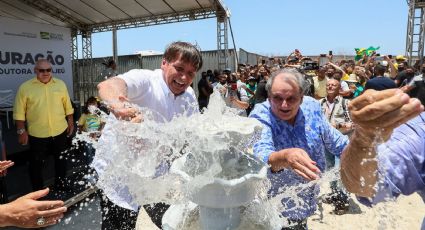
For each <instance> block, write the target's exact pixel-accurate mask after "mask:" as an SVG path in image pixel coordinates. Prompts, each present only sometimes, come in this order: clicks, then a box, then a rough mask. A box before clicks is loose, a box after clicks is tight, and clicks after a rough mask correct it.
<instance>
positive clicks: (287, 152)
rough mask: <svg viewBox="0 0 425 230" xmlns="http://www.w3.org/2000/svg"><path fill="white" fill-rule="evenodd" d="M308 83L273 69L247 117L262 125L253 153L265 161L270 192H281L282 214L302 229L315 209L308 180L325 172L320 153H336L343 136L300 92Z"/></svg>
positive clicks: (294, 74)
mask: <svg viewBox="0 0 425 230" xmlns="http://www.w3.org/2000/svg"><path fill="white" fill-rule="evenodd" d="M307 87H308V84H307V83H306V81H305V79H304V77H303V76H302V75H301V74H300V73H299V72H298V71H297V70H295V69H282V70H280V71H277V72H275V73H273V75H272V77H271V78H270V79H269V80H268V82H267V84H266V89H267V92H268V101H266V102H263V103H261V104H257V105H256V106H255V108H254V110H253V111H252V112H251V114H250V117H252V118H256V119H258V120H259V121H260V122H261V123H263V130H262V134H261V139H260V140H259V141H258V142H257V143H255V145H254V155H255V156H256V157H259V158H260V159H261V160H263V161H264V162H266V163H268V164H270V165H271V168H270V171H269V174H268V177H269V179H270V181H271V184H272V187H271V190H270V191H269V194H270V195H271V196H283V198H282V200H281V203H282V205H283V207H284V210H282V212H281V213H282V216H283V217H285V218H287V219H288V222H289V224H290V225H291V227H287V228H283V229H307V222H306V220H307V218H308V217H309V216H310V215H312V214H313V213H314V211H315V210H316V200H317V198H316V196H317V195H318V185H317V184H315V183H308V182H309V181H312V180H315V179H318V178H319V174H320V173H321V172H322V171H324V170H325V166H326V160H325V155H324V152H325V151H328V152H329V153H331V154H334V155H336V156H339V155H340V154H341V152H342V150H343V149H344V147H345V146H346V145H347V143H348V138H347V137H346V136H344V135H342V134H341V133H340V132H339V131H338V130H336V129H335V128H333V127H332V126H331V125H330V124H329V122H328V121H327V120H326V118H325V117H324V115H323V114H322V110H321V106H320V104H319V102H318V101H316V100H315V99H314V98H312V97H309V96H304V95H303V94H304V91H305V89H306V88H307ZM294 186H300V187H299V188H300V189H297V196H296V197H295V198H294V196H293V194H290V195H286V194H281V192H282V191H281V190H282V188H283V187H285V188H290V187H294Z"/></svg>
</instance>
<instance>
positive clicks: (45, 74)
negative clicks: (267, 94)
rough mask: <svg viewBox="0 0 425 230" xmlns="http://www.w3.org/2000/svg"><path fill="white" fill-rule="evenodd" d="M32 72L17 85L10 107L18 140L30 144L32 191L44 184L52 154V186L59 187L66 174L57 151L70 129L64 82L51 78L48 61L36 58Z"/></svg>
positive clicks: (64, 147) (68, 107)
mask: <svg viewBox="0 0 425 230" xmlns="http://www.w3.org/2000/svg"><path fill="white" fill-rule="evenodd" d="M34 72H35V73H36V74H37V76H36V77H35V78H33V79H30V80H28V81H26V82H24V83H23V84H22V85H21V86H20V87H19V90H18V92H17V94H16V99H15V106H14V107H13V119H14V120H15V121H16V126H17V133H18V142H19V143H20V144H22V145H26V144H28V143H29V144H30V150H31V155H30V156H29V167H30V177H31V182H32V186H33V190H39V189H42V188H43V187H44V184H43V168H44V162H45V159H46V158H47V155H48V154H53V155H54V158H55V186H56V187H58V188H60V186H61V184H60V183H61V179H64V178H65V175H66V159H65V158H64V157H61V153H62V152H63V151H64V150H65V149H66V140H67V135H71V134H72V132H73V130H74V120H73V116H72V115H73V113H74V109H73V108H72V105H71V100H70V98H69V95H68V90H67V88H66V85H65V83H64V82H63V81H62V80H59V79H57V78H53V77H52V66H51V64H50V63H49V61H47V60H46V59H40V60H38V61H37V62H36V65H35V67H34ZM65 118H66V119H65ZM25 124H26V127H27V129H26V128H25Z"/></svg>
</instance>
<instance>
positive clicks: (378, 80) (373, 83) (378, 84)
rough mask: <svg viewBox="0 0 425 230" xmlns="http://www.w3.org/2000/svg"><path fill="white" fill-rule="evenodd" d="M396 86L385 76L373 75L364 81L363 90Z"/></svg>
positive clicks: (378, 89)
mask: <svg viewBox="0 0 425 230" xmlns="http://www.w3.org/2000/svg"><path fill="white" fill-rule="evenodd" d="M393 88H397V86H396V84H395V82H394V81H393V80H391V79H389V78H387V77H375V78H373V79H370V80H369V81H367V82H366V85H365V87H364V90H368V89H374V90H377V91H381V90H386V89H393Z"/></svg>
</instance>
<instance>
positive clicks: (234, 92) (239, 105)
mask: <svg viewBox="0 0 425 230" xmlns="http://www.w3.org/2000/svg"><path fill="white" fill-rule="evenodd" d="M224 100H225V102H226V105H227V106H229V107H231V108H235V109H237V110H238V112H237V114H238V115H240V116H245V117H246V116H247V113H246V109H247V108H248V107H249V102H248V101H249V98H248V94H247V92H246V90H245V89H244V87H238V85H237V77H236V74H235V73H232V74H230V76H229V77H228V78H227V92H226V93H225V97H224Z"/></svg>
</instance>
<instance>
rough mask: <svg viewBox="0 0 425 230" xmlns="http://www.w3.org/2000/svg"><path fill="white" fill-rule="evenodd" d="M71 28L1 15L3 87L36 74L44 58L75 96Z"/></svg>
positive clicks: (0, 86)
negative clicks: (40, 61)
mask: <svg viewBox="0 0 425 230" xmlns="http://www.w3.org/2000/svg"><path fill="white" fill-rule="evenodd" d="M70 47H71V31H70V29H69V28H64V27H59V26H52V25H47V24H41V23H34V22H27V21H22V20H14V19H10V18H5V17H0V89H12V90H13V92H14V93H16V91H17V90H18V88H19V86H20V85H21V84H22V83H23V82H25V81H27V80H28V79H31V78H33V77H35V73H34V64H35V61H37V60H38V59H41V58H45V59H48V60H49V61H50V62H51V64H52V68H53V70H52V72H53V76H54V77H56V78H59V79H61V80H63V81H64V82H65V84H66V85H67V87H68V92H69V95H70V97H71V99H72V98H73V81H72V65H71V48H70Z"/></svg>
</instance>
